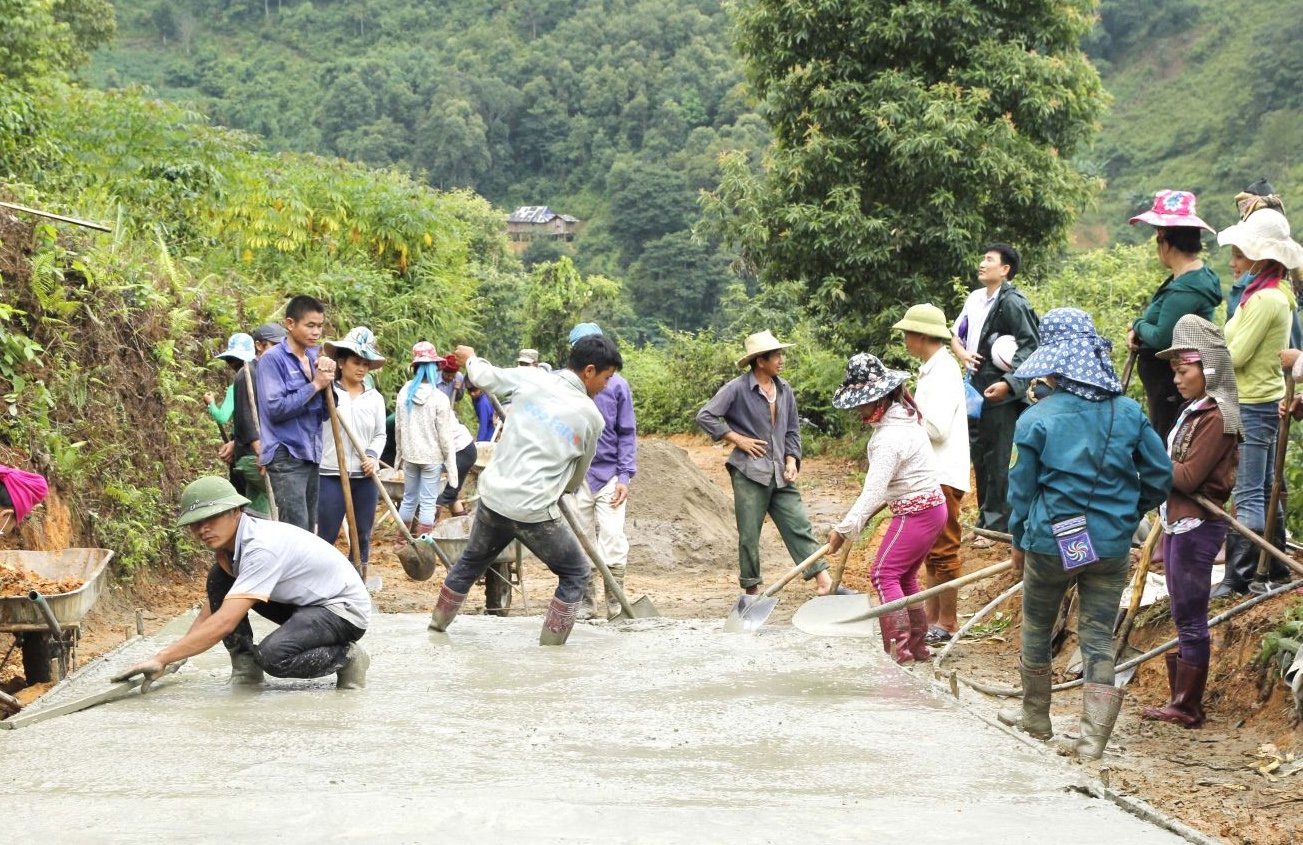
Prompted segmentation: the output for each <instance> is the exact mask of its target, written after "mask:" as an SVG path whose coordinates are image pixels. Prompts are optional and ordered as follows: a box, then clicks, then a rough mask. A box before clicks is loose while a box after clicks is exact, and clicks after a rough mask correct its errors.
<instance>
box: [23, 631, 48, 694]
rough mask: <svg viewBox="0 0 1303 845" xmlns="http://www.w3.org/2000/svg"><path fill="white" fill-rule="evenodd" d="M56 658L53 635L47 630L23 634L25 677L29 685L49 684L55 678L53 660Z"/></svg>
mask: <svg viewBox="0 0 1303 845" xmlns="http://www.w3.org/2000/svg"><path fill="white" fill-rule="evenodd" d="M53 659H54V644H53V637H52V636H51V635H50V634H49V633H47V632H45V631H27V632H26V633H24V634H23V677H25V678H26V679H27V685H28V686H31V685H32V684H48V683H50V682H51V681H53V680H54V671H53V669H52V668H51V666H50V664H51V661H52V660H53Z"/></svg>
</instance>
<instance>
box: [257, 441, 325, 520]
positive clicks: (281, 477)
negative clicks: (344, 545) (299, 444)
mask: <svg viewBox="0 0 1303 845" xmlns="http://www.w3.org/2000/svg"><path fill="white" fill-rule="evenodd" d="M267 478H268V479H270V480H271V488H272V492H273V493H275V494H276V511H277V516H278V517H279V518H280V521H281V522H288V523H289V524H290V525H297V526H298V527H300V528H302V529H303V530H304V531H311V530H312V529H313V527H314V526H315V524H316V521H317V493H318V490H319V488H320V484H321V480H320V478H321V475H320V466H319V465H318V464H314V463H312V462H311V461H301V460H299V459H298V458H296V457H294V456H293V455H291V454H290V451H289V450H288V449H286V448H285V447H284V446H280V447H278V448H277V449H276V453H275V454H274V455H272V459H271V463H269V464H267Z"/></svg>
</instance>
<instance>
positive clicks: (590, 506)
mask: <svg viewBox="0 0 1303 845" xmlns="http://www.w3.org/2000/svg"><path fill="white" fill-rule="evenodd" d="M601 333H602V329H601V328H600V327H599V326H598V325H597V324H596V323H580V324H578V325H577V326H575V327H574V328H573V329H571V330H570V345H571V346H574V345H575V343H577V342H578V341H579V339H580V338H583V337H587V336H589V335H595V334H601ZM593 404H595V405H596V406H597V410H599V411H601V412H602V419H603V420H604V422H605V425H604V426H603V427H602V434H601V436H600V437H599V438H598V439H597V454H596V455H594V456H593V462H592V464H590V465H589V467H588V475H587V476H586V477H585V479H584V483H583V484H580V485H579V489H578V490H576V491H575V508H576V510H578V511H579V517H580V519H581V520H582V521H583V524H584V527H585V529H586V530H587V532H588V534H589V535H590V536H594V537H596V538H597V548H598V551H600V552H601V553H602V559H603V560H604V561H606V565H607V566H609V567H610V568H611V575H612V576H614V577H615V581H616V583H617V584H619V585H620V589H624V570H625V564H626V563H628V560H629V539H628V538H627V537H626V536H625V535H624V505H625V502H627V501H628V500H629V481H630V479H632V478H633V476H634V473H636V472H637V471H638V464H637V456H638V425H637V423H636V422H635V420H634V416H633V392H632V391H630V389H629V382H627V381H625V380H624V379H623V378H622V377H621V376H620V374H619V373H616V374H615V375H613V376H611V380H610V381H609V382H607V384H606V389H605V390H603V391H602V392H601V393H598V394H597V395H596V396H594V397H593ZM600 577H601V576H600V575H598V574H597V573H596V571H594V572H592V573H590V574H589V576H588V586H587V588H586V589H585V590H584V597H583V599H582V600H581V601H580V604H579V610H578V617H579V618H582V619H588V618H590V617H591V616H592V615H593V612H594V605H595V604H596V602H597V579H598V578H600ZM619 612H620V603H619V602H618V601H617V600H616V598H615V596H614V595H613V594H612V593H611V591H610V590H607V591H606V615H607V616H608V617H611V616H614V615H615V614H617V613H619Z"/></svg>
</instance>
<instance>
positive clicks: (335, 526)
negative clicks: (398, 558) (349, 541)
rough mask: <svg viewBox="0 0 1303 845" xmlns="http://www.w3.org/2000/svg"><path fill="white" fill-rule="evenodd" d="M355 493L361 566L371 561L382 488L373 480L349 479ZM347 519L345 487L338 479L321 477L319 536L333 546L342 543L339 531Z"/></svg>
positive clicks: (355, 512)
mask: <svg viewBox="0 0 1303 845" xmlns="http://www.w3.org/2000/svg"><path fill="white" fill-rule="evenodd" d="M348 481H349V484H348V487H349V490H350V491H352V493H353V516H354V518H355V519H356V520H357V544H358V550H359V551H360V552H361V555H362V562H363V563H367V562H369V561H370V560H371V529H373V528H374V527H375V524H376V506H377V505H379V504H380V488H379V487H377V486H376V482H375V479H373V478H371V477H370V476H362V477H359V478H349V480H348ZM346 516H347V514H346V512H345V508H344V485H343V484H341V483H340V481H339V476H338V475H323V476H321V494H320V502H319V503H318V505H317V536H318V537H320V538H321V539H323V540H325V541H326V542H327V543H330V544H331V545H332V546H333V545H334V544H335V541H336V540H338V539H339V528H340V526H341V525H343V524H344V518H345V517H346Z"/></svg>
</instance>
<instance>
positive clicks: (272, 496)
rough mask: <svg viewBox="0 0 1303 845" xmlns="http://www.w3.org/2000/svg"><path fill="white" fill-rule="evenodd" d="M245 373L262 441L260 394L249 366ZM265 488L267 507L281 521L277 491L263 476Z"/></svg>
mask: <svg viewBox="0 0 1303 845" xmlns="http://www.w3.org/2000/svg"><path fill="white" fill-rule="evenodd" d="M240 372H242V373H244V389H245V392H246V393H248V394H249V413H251V414H253V424H254V425H255V426H257V428H258V439H259V440H262V420H261V419H259V418H258V394H257V393H256V392H255V391H254V389H253V373H252V372H250V368H249V365H248V364H245V365H244V366H243V367H241V368H240ZM263 486H265V487H266V488H267V506H268V507H269V508H271V518H272V519H274V520H278V521H279V520H280V513H279V512H278V511H277V510H276V491H275V490H273V489H272V486H271V476H270V475H266V474H264V475H263Z"/></svg>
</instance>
